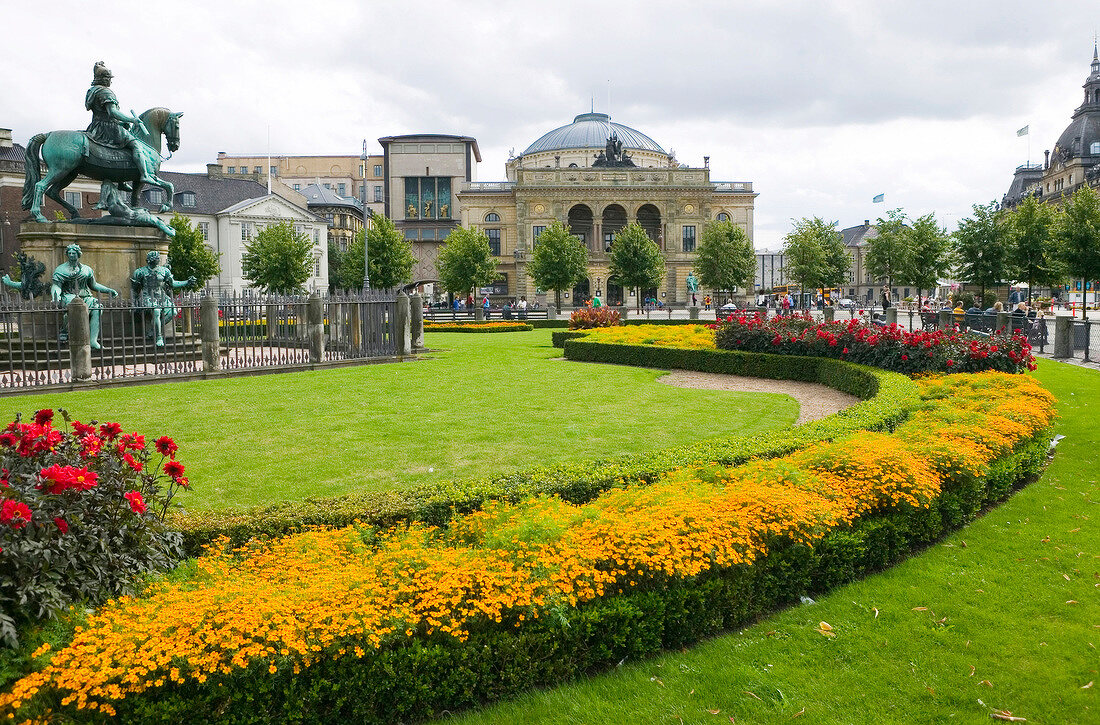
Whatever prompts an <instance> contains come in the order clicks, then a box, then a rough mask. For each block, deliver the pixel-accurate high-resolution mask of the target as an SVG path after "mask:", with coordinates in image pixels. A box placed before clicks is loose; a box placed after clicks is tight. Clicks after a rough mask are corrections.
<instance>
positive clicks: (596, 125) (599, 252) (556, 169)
mask: <svg viewBox="0 0 1100 725" xmlns="http://www.w3.org/2000/svg"><path fill="white" fill-rule="evenodd" d="M392 140H393V139H392V137H391V138H389V139H386V141H392ZM463 140H464V141H467V142H468V141H469V139H463ZM384 145H385V144H384ZM467 158H468V155H467ZM708 161H709V159H708V160H705V161H704V164H703V166H702V167H691V166H688V165H686V164H681V163H679V162H678V161H677V160H676V159H675V158H674V156H673V154H672V153H670V152H669V151H666V150H665V148H664V147H662V146H661V145H660V144H658V143H657V142H656V141H654V140H653V139H652V138H650V137H649V136H647V135H646V134H644V133H642V132H640V131H637V130H635V129H633V128H630V127H629V126H624V125H622V124H619V123H615V122H613V121H611V118H610V117H609V116H608V115H606V114H603V113H582V114H580V115H579V116H577V117H576V118H574V119H573V122H572V123H570V124H568V125H565V126H561V127H559V128H555V129H553V130H551V131H549V132H547V133H545V134H543V135H542V136H541V137H539V138H538V139H537V140H536V141H534V142H533V143H532V144H531V145H529V146H528V147H527V148H526V149H525V150H524V151H523V153H521V154H519V155H518V156H514V157H512V158H509V159H508V162H507V164H506V167H505V174H506V180H505V181H492V182H479V181H474V180H472V179H471V180H463V179H461V178H455V179H454V181H455V183H454V184H453V188H454V190H455V193H454V197H455V199H454V201H455V203H454V204H453V207H452V213H453V214H454V215H456V216H457V218H455V219H454V223H456V224H458V223H460V224H462V225H463V226H468V227H476V228H480V229H481V230H483V231H484V232H485V234H486V235H487V236H488V237H489V243H490V247H491V248H492V250H493V254H494V256H495V257H496V260H497V271H498V277H497V282H496V283H495V284H494V285H493V286H492V287H491V288H489V289H487V290H484V291H485V292H486V293H488V294H489V296H490V298H491V299H492V300H493V301H494V302H495V303H503V302H507V301H510V300H513V299H519V298H521V297H526V298H527V300H528V301H529V302H540V303H542V304H546V302H547V301H548V297H547V293H546V291H544V290H541V289H538V288H536V287H535V285H534V283H533V281H532V280H531V279H530V277H529V276H528V274H527V272H526V268H527V262H528V260H529V259H530V255H531V251H532V250H533V249H534V246H535V245H536V244H537V243H538V235H539V234H540V233H541V232H542V231H543V230H544V229H546V227H548V226H549V225H550V224H551V223H552V222H554V221H561V222H563V223H566V224H568V225H569V227H570V229H571V231H572V233H573V234H574V235H576V236H577V237H578V238H579V239H580V240H581V241H582V242H583V243H584V244H585V246H586V247H587V248H588V262H589V264H588V277H587V279H585V280H583V281H582V282H581V283H580V284H578V285H577V286H576V287H575V288H574V289H573V290H572V291H571V292H570V293H568V297H565V296H564V295H563V305H565V306H569V307H572V306H577V305H580V304H583V303H584V302H585V301H586V300H588V299H589V298H591V296H592V295H594V294H599V295H600V296H601V298H602V299H604V301H605V302H606V303H607V304H619V303H622V304H625V305H631V304H633V303H634V302H635V301H636V300H635V298H634V295H635V294H636V293H635V291H634V290H628V289H623V288H622V286H621V285H619V284H617V282H616V279H615V278H614V277H612V276H611V275H610V271H609V257H610V255H609V251H610V249H611V245H612V242H613V239H614V235H615V233H616V232H617V231H619V230H620V229H622V228H623V227H624V226H626V225H627V224H629V223H630V222H637V223H638V224H640V225H641V226H642V228H643V229H645V230H646V232H647V233H648V234H649V237H650V238H651V239H652V240H653V241H654V242H655V243H656V244H657V245H658V246H659V247H660V248H661V249H662V251H663V253H664V256H665V260H666V270H665V275H664V276H663V278H662V279H661V282H660V284H659V285H658V286H657V287H656V288H653V289H650V290H641V291H640V292H641V294H642V295H643V297H656V298H657V299H660V300H662V301H664V302H665V303H666V304H673V305H685V304H689V303H690V300H691V293H690V292H689V291H688V287H687V276H688V274H689V273H690V272H691V270H692V268H693V266H694V264H695V257H696V252H695V250H696V245H697V244H698V242H699V240H700V237H701V235H702V231H703V227H704V225H705V224H707V223H708V222H712V221H715V220H728V221H731V222H733V223H734V224H737V225H739V226H740V227H742V228H743V229H744V230H745V232H746V233H747V234H748V236H749V238H750V239H751V238H752V235H753V203H754V199H755V198H756V193H755V192H754V191H753V188H752V182H749V181H712V180H711V177H710V168H709V163H708ZM427 165H429V166H430V164H427ZM424 166H425V164H422V165H420V166H418V168H424ZM456 176H458V175H457V174H456ZM471 176H472V175H471ZM467 178H468V179H469V178H470V176H468V177H467ZM392 182H393V187H391V188H395V190H396V188H402V189H404V190H405V193H406V195H408V194H409V193H410V192H409V189H410V188H411V185H410V183H409V182H408V180H407V179H403V178H402V179H398V178H394V179H393V180H392ZM421 182H422V180H420V181H418V183H420V184H421V185H422V183H421ZM398 185H401V186H400V187H398ZM435 193H436V194H437V195H438V193H439V192H438V190H436V191H435ZM421 195H422V194H421ZM407 201H408V200H407V199H405V200H403V201H402V204H401V205H400V206H401V207H402V208H400V209H399V208H397V206H398V205H397V204H393V205H392V206H391V207H390V209H391V213H395V217H394V218H395V221H397V223H398V226H399V227H401V226H408V227H410V228H411V227H414V226H415V225H416V224H418V223H420V224H422V223H423V222H418V221H417V220H416V219H414V218H410V219H409V220H408V223H407V224H402V222H403V221H405V220H403V219H402V217H403V216H404V215H405V214H406V213H419V215H420V216H423V209H416V208H414V206H415V205H414V204H413V203H411V202H409V203H405V202H407ZM420 206H423V204H422V203H421V204H420ZM434 208H435V209H436V210H439V208H440V207H439V206H438V205H436V206H435V207H434ZM410 210H411V211H410ZM437 223H438V222H437ZM406 236H407V237H409V238H410V241H414V239H413V237H414V236H415V233H414V234H412V235H410V234H407V235H406ZM436 243H437V244H438V242H436ZM413 246H414V249H415V248H416V247H418V246H421V245H420V244H418V243H417V242H416V241H414V244H413ZM417 257H418V259H420V260H422V261H427V260H426V259H425V256H424V254H423V253H419V254H417ZM420 268H421V269H422V270H424V271H425V272H426V271H427V269H426V266H421V267H420ZM750 293H751V291H750ZM549 299H552V298H549Z"/></svg>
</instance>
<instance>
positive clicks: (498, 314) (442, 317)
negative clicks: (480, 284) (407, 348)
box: [424, 307, 548, 322]
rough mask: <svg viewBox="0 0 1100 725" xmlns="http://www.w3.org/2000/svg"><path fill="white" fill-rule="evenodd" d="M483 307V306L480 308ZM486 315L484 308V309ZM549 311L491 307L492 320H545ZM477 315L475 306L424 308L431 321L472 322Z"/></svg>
mask: <svg viewBox="0 0 1100 725" xmlns="http://www.w3.org/2000/svg"><path fill="white" fill-rule="evenodd" d="M478 309H481V308H478ZM482 314H483V315H484V310H482ZM547 315H548V312H547V310H546V308H544V307H543V308H539V309H534V308H531V307H529V308H527V309H526V310H519V309H516V308H511V309H504V308H500V307H491V308H489V316H488V319H490V320H545V319H546V318H547ZM476 317H477V310H476V309H474V308H466V309H461V310H456V309H453V308H450V307H426V308H424V319H425V320H426V321H429V322H472V321H473V320H474V319H476Z"/></svg>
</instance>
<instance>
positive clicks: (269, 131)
mask: <svg viewBox="0 0 1100 725" xmlns="http://www.w3.org/2000/svg"><path fill="white" fill-rule="evenodd" d="M267 193H268V194H270V193H271V124H270V123H269V124H267Z"/></svg>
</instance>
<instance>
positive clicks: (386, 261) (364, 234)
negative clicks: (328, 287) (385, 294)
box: [340, 214, 415, 289]
mask: <svg viewBox="0 0 1100 725" xmlns="http://www.w3.org/2000/svg"><path fill="white" fill-rule="evenodd" d="M371 219H372V222H371V225H370V227H369V228H368V229H366V230H362V231H360V232H359V234H357V235H356V237H355V241H353V242H352V243H351V245H349V246H348V251H347V253H346V254H345V255H344V259H343V264H341V265H340V287H341V289H359V288H360V287H362V286H363V258H364V252H363V244H364V240H365V243H366V245H367V249H366V252H367V254H366V257H367V260H368V262H369V264H370V286H371V287H372V288H374V289H394V288H396V287H401V286H403V285H405V284H407V283H409V282H411V281H412V268H413V264H414V262H415V260H414V259H413V253H412V245H411V244H409V242H408V240H406V239H405V237H404V236H402V234H401V232H399V231H397V227H396V226H394V223H393V221H391V220H390V219H388V218H386V217H384V216H382V215H381V214H376V215H375V216H373V217H371Z"/></svg>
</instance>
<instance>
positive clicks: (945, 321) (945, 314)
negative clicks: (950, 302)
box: [940, 310, 955, 330]
mask: <svg viewBox="0 0 1100 725" xmlns="http://www.w3.org/2000/svg"><path fill="white" fill-rule="evenodd" d="M954 321H955V313H954V312H952V311H951V310H940V329H941V330H946V329H947V328H948V327H950V326H951V323H952V322H954Z"/></svg>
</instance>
